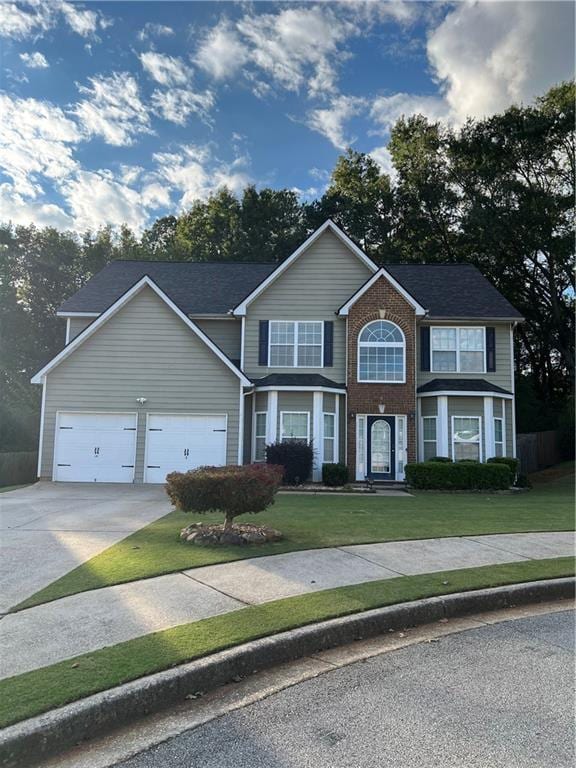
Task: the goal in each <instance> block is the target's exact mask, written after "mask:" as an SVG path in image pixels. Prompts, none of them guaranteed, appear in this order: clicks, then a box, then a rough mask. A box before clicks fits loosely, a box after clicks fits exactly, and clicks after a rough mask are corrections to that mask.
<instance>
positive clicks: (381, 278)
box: [338, 267, 427, 317]
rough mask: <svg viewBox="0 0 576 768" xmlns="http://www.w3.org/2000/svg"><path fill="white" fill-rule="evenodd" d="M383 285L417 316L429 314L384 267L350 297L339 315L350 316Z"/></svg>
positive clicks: (340, 309)
mask: <svg viewBox="0 0 576 768" xmlns="http://www.w3.org/2000/svg"><path fill="white" fill-rule="evenodd" d="M383 285H385V286H386V287H387V288H389V289H390V290H391V291H393V292H394V294H395V295H396V296H398V297H400V298H401V299H402V300H403V301H404V302H405V303H406V304H408V305H409V306H410V307H411V308H412V309H413V310H414V312H415V313H416V315H419V316H421V317H422V316H424V315H426V314H427V311H426V309H425V308H424V307H423V306H422V305H421V304H419V303H418V301H416V299H415V298H414V296H412V295H411V294H410V293H409V292H408V291H407V290H406V289H405V288H404V287H403V286H402V285H400V283H399V282H398V281H397V280H396V279H395V278H394V277H393V276H392V275H391V274H390V273H389V272H388V271H387V270H386V269H385V268H384V267H381V268H380V269H379V270H378V271H377V272H375V273H374V274H373V275H372V276H371V277H370V278H369V279H368V280H366V282H365V283H364V284H363V285H362V286H360V288H359V289H358V290H357V291H356V292H355V293H353V294H352V296H350V298H349V299H348V301H346V303H345V304H343V305H342V306H341V307H340V308H339V310H338V314H339V315H341V316H346V315H348V313H349V311H350V309H351V308H352V307H353V306H354V305H355V304H356V303H357V302H358V301H365V300H366V298H367V297H370V295H371V294H373V293H374V289H375V288H381V287H382V286H383Z"/></svg>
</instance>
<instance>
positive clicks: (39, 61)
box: [20, 51, 50, 69]
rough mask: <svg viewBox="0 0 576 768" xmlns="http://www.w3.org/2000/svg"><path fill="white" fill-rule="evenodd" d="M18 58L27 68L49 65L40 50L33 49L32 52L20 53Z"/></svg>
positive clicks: (41, 67)
mask: <svg viewBox="0 0 576 768" xmlns="http://www.w3.org/2000/svg"><path fill="white" fill-rule="evenodd" d="M20 59H21V60H22V61H23V62H24V65H25V66H26V67H28V68H29V69H47V68H48V67H49V66H50V65H49V64H48V62H47V61H46V57H45V56H44V54H42V53H40V51H34V52H33V53H21V54H20Z"/></svg>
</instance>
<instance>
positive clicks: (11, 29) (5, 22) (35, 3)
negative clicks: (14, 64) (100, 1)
mask: <svg viewBox="0 0 576 768" xmlns="http://www.w3.org/2000/svg"><path fill="white" fill-rule="evenodd" d="M61 19H63V20H64V22H65V23H66V24H67V25H68V26H69V27H70V28H71V29H72V31H73V32H75V33H76V34H78V35H81V36H82V37H94V38H95V37H96V32H97V30H99V29H106V27H108V26H110V24H111V22H110V20H109V19H108V18H107V17H106V16H104V14H102V13H101V12H100V11H91V10H85V9H83V8H81V7H80V6H79V5H77V4H73V3H69V2H65V0H52V1H51V2H46V1H45V0H28V2H18V3H16V2H2V3H0V37H10V38H14V39H15V40H24V39H26V38H27V37H31V36H33V35H41V34H42V33H44V32H48V31H49V30H51V29H53V28H54V27H55V26H56V25H57V24H58V23H59V21H60V20H61Z"/></svg>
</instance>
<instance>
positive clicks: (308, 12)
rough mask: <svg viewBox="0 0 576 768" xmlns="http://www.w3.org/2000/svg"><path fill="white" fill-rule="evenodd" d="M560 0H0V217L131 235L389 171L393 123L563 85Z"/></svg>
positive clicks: (496, 107) (491, 106) (462, 111)
mask: <svg viewBox="0 0 576 768" xmlns="http://www.w3.org/2000/svg"><path fill="white" fill-rule="evenodd" d="M573 30H574V6H573V4H572V3H571V2H542V3H540V2H526V1H525V2H466V3H444V2H427V3H418V2H404V1H401V0H391V2H366V1H365V0H350V1H348V2H320V3H315V2H306V3H265V2H252V3H245V2H242V3H229V2H177V3H174V2H89V3H72V2H67V0H53V2H50V0H43V2H40V1H39V0H34V1H33V2H16V3H14V2H0V53H1V65H2V78H1V81H0V117H1V119H0V220H2V221H7V220H11V221H13V222H14V223H22V224H26V223H31V222H32V223H36V224H37V225H39V226H43V225H54V226H57V227H60V228H70V229H76V230H78V231H83V230H85V229H87V228H92V229H94V228H97V227H98V226H101V225H104V224H112V225H113V226H118V225H120V224H121V223H123V222H126V223H127V224H128V225H129V226H131V227H132V228H134V229H135V230H138V231H140V230H142V229H143V228H144V227H146V226H147V225H149V224H150V223H151V222H152V221H153V220H154V219H155V218H156V217H158V216H161V215H165V214H166V213H178V212H180V211H181V210H183V209H186V208H187V207H189V206H190V204H191V203H192V202H193V201H194V200H195V199H198V198H204V197H206V196H207V195H208V194H209V193H210V192H211V191H213V190H215V189H217V188H218V187H219V186H221V185H223V184H226V185H227V186H229V187H230V189H232V190H233V191H234V192H239V191H241V189H242V188H243V187H244V186H245V185H246V184H248V183H254V184H256V185H257V186H273V187H288V188H292V189H295V190H298V192H299V194H301V195H302V197H303V198H305V199H311V198H314V197H316V196H319V195H321V194H322V192H323V190H324V189H325V186H326V184H327V180H328V176H329V173H330V171H331V169H332V168H333V166H334V163H335V161H336V158H337V157H338V154H339V153H340V152H342V151H343V149H344V148H345V147H346V146H353V147H354V148H356V149H359V150H361V151H364V152H370V153H372V155H373V156H374V158H375V159H376V160H377V161H378V162H379V163H380V164H381V165H382V167H383V168H384V169H385V170H386V171H388V172H391V173H392V174H393V169H392V168H391V165H390V159H389V154H388V151H387V149H386V144H387V141H388V138H389V130H390V126H391V125H392V124H393V122H394V121H395V120H396V119H397V118H398V117H399V116H400V115H402V114H406V115H409V114H413V113H416V112H422V113H423V114H425V115H427V116H428V117H430V118H431V119H439V120H442V121H445V122H446V123H449V124H453V125H458V124H460V123H462V121H463V120H465V119H466V117H467V116H473V117H482V116H484V115H489V114H493V113H494V112H497V111H500V110H502V109H505V108H506V107H507V106H508V105H509V104H511V103H513V102H529V101H531V100H532V99H533V98H534V97H535V96H536V95H539V94H541V93H543V92H544V91H545V90H546V89H547V88H549V87H550V86H551V85H553V84H554V83H556V82H558V81H560V80H562V79H567V78H570V77H572V76H573V60H574V32H573Z"/></svg>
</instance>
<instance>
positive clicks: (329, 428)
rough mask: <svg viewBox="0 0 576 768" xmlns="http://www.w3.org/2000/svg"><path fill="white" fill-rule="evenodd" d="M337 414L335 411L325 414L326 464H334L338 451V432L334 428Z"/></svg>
mask: <svg viewBox="0 0 576 768" xmlns="http://www.w3.org/2000/svg"><path fill="white" fill-rule="evenodd" d="M335 418H336V416H335V414H334V413H325V414H324V463H325V464H332V463H333V462H334V461H335V460H336V458H335V457H336V451H335V445H334V443H335V437H336V433H335V430H334V426H335Z"/></svg>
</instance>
